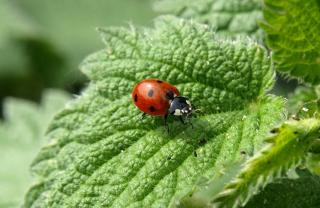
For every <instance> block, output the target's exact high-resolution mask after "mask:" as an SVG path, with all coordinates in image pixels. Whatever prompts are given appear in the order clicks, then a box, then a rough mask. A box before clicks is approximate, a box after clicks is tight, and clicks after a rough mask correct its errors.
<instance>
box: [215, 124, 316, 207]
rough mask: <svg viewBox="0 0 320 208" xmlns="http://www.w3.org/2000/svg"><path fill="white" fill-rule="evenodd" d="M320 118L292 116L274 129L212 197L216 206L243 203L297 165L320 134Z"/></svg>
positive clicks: (241, 204) (234, 205) (235, 205)
mask: <svg viewBox="0 0 320 208" xmlns="http://www.w3.org/2000/svg"><path fill="white" fill-rule="evenodd" d="M319 130H320V120H318V119H304V120H299V121H296V120H289V121H286V122H284V123H283V124H282V125H281V126H280V127H279V128H275V129H273V130H271V133H273V134H275V135H274V136H272V137H270V138H268V139H267V140H266V141H267V142H268V143H270V144H269V145H267V146H266V147H264V148H263V149H262V150H261V151H260V152H259V153H258V154H256V155H255V156H254V157H252V158H250V160H248V161H247V162H246V164H245V165H244V167H243V168H242V170H241V171H240V173H239V174H238V176H237V177H236V178H235V179H234V180H233V181H231V182H230V183H228V184H227V185H226V187H225V188H224V190H223V191H222V192H220V193H219V194H218V195H217V196H216V197H215V198H214V200H213V203H214V204H216V205H217V207H237V206H239V205H240V206H243V205H245V203H246V202H247V201H248V200H249V199H250V197H252V195H253V194H255V193H256V192H257V191H258V190H259V189H260V188H261V187H264V186H265V185H266V184H268V183H270V182H272V180H274V178H277V177H280V176H283V175H284V174H286V173H287V172H288V170H289V169H291V168H296V167H297V166H298V165H300V164H302V163H301V162H302V161H303V160H304V159H306V156H307V153H308V151H309V149H310V147H311V146H312V143H313V142H314V141H316V140H317V139H318V138H319V136H320V131H319Z"/></svg>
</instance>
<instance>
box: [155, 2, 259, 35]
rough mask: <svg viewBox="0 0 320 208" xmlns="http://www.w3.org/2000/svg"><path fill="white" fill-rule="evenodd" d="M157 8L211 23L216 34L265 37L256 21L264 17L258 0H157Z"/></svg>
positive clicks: (163, 11) (164, 11)
mask: <svg viewBox="0 0 320 208" xmlns="http://www.w3.org/2000/svg"><path fill="white" fill-rule="evenodd" d="M154 8H155V10H156V11H159V12H162V13H169V14H175V15H177V16H179V17H183V18H187V19H194V20H196V21H198V22H201V23H206V24H209V25H211V26H212V27H214V28H215V30H216V31H217V34H221V35H226V36H231V37H236V36H250V37H253V38H256V39H259V40H261V39H262V31H261V30H260V29H259V27H258V24H257V20H259V19H261V18H262V11H261V1H259V0H246V1H239V0H197V1H194V0H157V1H155V4H154Z"/></svg>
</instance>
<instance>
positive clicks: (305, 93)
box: [287, 85, 320, 118]
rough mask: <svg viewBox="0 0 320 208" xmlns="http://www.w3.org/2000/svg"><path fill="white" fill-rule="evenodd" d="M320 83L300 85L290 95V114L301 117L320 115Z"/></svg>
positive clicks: (288, 103)
mask: <svg viewBox="0 0 320 208" xmlns="http://www.w3.org/2000/svg"><path fill="white" fill-rule="evenodd" d="M319 103H320V85H318V86H313V87H306V86H300V87H298V88H297V89H296V90H295V91H294V93H292V94H290V95H289V99H288V102H287V106H288V110H289V112H290V114H292V115H295V116H296V117H299V118H310V117H314V116H318V117H319V109H320V105H319Z"/></svg>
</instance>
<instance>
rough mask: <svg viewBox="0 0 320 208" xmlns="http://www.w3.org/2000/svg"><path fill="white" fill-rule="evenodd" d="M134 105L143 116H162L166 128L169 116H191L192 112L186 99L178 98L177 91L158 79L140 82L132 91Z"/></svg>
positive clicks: (181, 117)
mask: <svg viewBox="0 0 320 208" xmlns="http://www.w3.org/2000/svg"><path fill="white" fill-rule="evenodd" d="M131 95H132V99H133V101H134V104H135V105H136V106H137V107H138V108H139V109H140V110H141V111H142V112H144V115H145V114H149V115H152V116H163V117H164V122H165V125H166V126H167V117H168V115H169V114H172V115H175V116H179V118H180V120H181V122H182V123H184V121H183V117H187V116H189V115H191V114H192V113H193V112H194V110H193V108H192V105H191V103H190V101H189V99H188V98H186V97H182V96H180V93H179V91H178V89H177V88H176V87H175V86H173V85H171V84H169V83H168V82H165V81H162V80H159V79H145V80H142V81H140V82H139V83H138V84H136V86H135V87H134V88H133V90H132V93H131Z"/></svg>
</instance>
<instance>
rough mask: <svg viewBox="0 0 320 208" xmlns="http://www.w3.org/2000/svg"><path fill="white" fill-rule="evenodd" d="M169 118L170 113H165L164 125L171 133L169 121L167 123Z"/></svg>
mask: <svg viewBox="0 0 320 208" xmlns="http://www.w3.org/2000/svg"><path fill="white" fill-rule="evenodd" d="M167 119H168V114H166V115H164V117H163V121H164V126H165V127H166V129H167V132H168V133H169V126H168V123H167Z"/></svg>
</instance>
